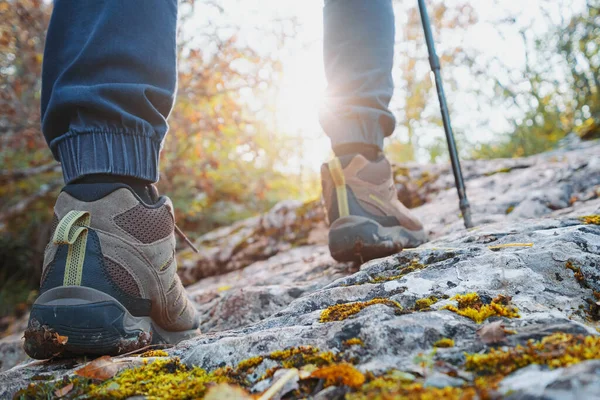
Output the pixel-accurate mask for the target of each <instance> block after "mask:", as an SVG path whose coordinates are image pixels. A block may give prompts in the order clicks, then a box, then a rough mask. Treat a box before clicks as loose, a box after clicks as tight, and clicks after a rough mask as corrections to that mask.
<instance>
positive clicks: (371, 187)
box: [321, 154, 427, 262]
mask: <svg viewBox="0 0 600 400" xmlns="http://www.w3.org/2000/svg"><path fill="white" fill-rule="evenodd" d="M321 183H322V186H323V198H324V200H325V206H326V211H327V217H328V219H329V224H330V229H329V250H330V251H331V255H332V257H333V258H335V259H336V260H338V261H362V262H364V261H368V260H372V259H374V258H379V257H385V256H389V255H391V254H394V253H397V252H399V251H401V250H402V249H403V248H408V247H416V246H418V245H420V244H422V243H424V242H426V241H427V235H426V233H425V231H424V230H423V225H421V223H420V222H419V220H418V219H416V218H415V216H414V215H412V213H411V212H410V211H409V210H408V209H407V208H406V207H405V206H404V205H403V204H402V203H401V202H400V201H399V200H398V198H397V193H396V187H395V186H394V179H393V176H392V168H391V166H390V163H389V162H388V161H387V159H386V158H385V157H383V156H380V157H379V159H378V160H377V161H374V162H371V161H369V160H367V159H366V158H365V157H364V156H362V155H360V154H357V155H347V156H342V157H340V158H335V159H333V160H332V161H330V162H329V163H327V164H323V166H322V167H321Z"/></svg>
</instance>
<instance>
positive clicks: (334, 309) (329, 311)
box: [319, 298, 402, 322]
mask: <svg viewBox="0 0 600 400" xmlns="http://www.w3.org/2000/svg"><path fill="white" fill-rule="evenodd" d="M375 304H385V305H387V306H390V307H393V308H396V309H397V310H399V311H402V306H401V305H400V304H399V303H398V302H397V301H393V300H390V299H383V298H375V299H372V300H369V301H358V302H356V303H345V304H336V305H334V306H331V307H327V308H326V309H325V310H323V312H321V318H320V320H319V321H321V322H332V321H343V320H345V319H346V318H348V317H351V316H353V315H354V314H358V313H359V312H360V311H362V310H363V309H365V308H367V307H369V306H373V305H375Z"/></svg>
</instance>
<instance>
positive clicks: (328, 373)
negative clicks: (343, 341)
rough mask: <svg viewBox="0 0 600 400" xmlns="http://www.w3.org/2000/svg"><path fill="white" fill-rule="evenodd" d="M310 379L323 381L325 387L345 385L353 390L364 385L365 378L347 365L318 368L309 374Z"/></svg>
mask: <svg viewBox="0 0 600 400" xmlns="http://www.w3.org/2000/svg"><path fill="white" fill-rule="evenodd" d="M311 377H312V378H318V379H325V386H334V385H340V384H341V385H346V386H348V387H351V388H353V389H356V388H359V387H360V386H361V385H362V384H363V383H365V376H364V375H363V374H362V372H360V371H359V370H357V369H356V368H354V367H353V366H352V365H350V364H347V363H342V364H335V365H330V366H327V367H323V368H319V369H318V370H316V371H314V372H313V373H312V374H311Z"/></svg>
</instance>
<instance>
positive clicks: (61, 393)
mask: <svg viewBox="0 0 600 400" xmlns="http://www.w3.org/2000/svg"><path fill="white" fill-rule="evenodd" d="M71 390H73V384H72V383H69V384H68V385H66V386H64V387H62V388H60V389H56V390H55V391H54V395H55V396H56V397H63V396H64V395H66V394H67V393H69V392H70V391H71Z"/></svg>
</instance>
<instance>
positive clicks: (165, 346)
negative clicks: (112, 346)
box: [114, 343, 173, 358]
mask: <svg viewBox="0 0 600 400" xmlns="http://www.w3.org/2000/svg"><path fill="white" fill-rule="evenodd" d="M171 347H173V345H172V344H160V343H159V344H149V345H148V346H144V347H141V348H139V349H136V350H133V351H130V352H129V353H123V354H119V355H118V356H116V357H114V358H122V357H126V356H130V355H132V354H137V353H141V352H144V351H146V350H149V349H169V348H171Z"/></svg>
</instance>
